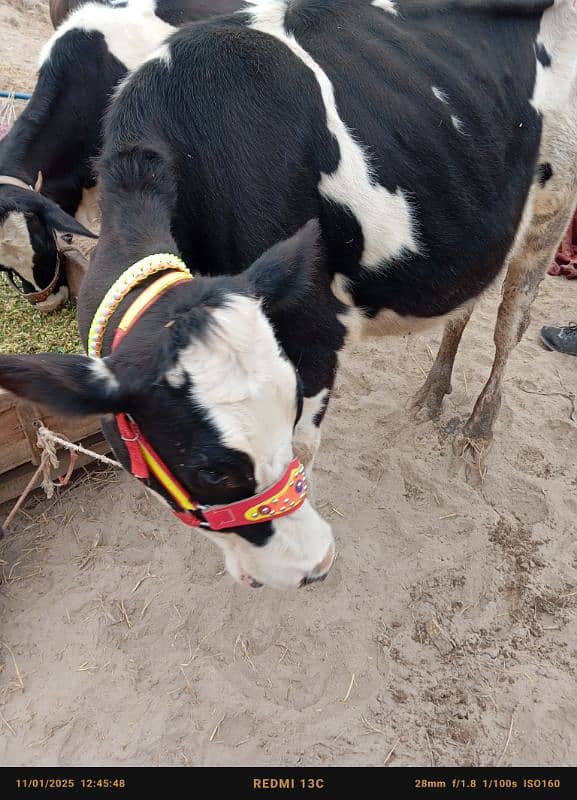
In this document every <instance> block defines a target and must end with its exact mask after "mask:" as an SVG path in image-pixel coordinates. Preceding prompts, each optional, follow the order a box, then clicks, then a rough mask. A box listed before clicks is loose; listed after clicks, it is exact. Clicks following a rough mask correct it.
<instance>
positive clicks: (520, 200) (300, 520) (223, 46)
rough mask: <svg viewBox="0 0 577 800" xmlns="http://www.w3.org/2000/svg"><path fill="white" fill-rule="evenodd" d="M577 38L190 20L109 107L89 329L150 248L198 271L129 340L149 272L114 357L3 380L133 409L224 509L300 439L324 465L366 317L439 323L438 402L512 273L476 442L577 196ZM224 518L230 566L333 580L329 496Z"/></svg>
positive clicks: (507, 0) (277, 13) (434, 405)
mask: <svg viewBox="0 0 577 800" xmlns="http://www.w3.org/2000/svg"><path fill="white" fill-rule="evenodd" d="M576 41H577V9H576V8H575V3H574V2H573V0H556V1H555V2H554V1H553V0H542V1H541V2H537V0H517V1H516V2H515V0H493V2H487V1H485V2H480V1H479V2H476V1H475V0H398V2H391V0H373V1H372V2H371V0H253V2H252V3H251V4H250V8H248V9H247V10H245V11H243V12H239V13H237V14H235V15H232V16H230V17H228V18H220V19H217V20H214V21H207V22H205V23H201V24H198V25H192V26H186V27H184V28H183V29H181V30H180V31H179V32H177V33H176V34H174V35H173V36H172V37H171V38H170V40H169V42H168V44H166V45H165V47H164V49H163V50H162V51H161V52H159V53H157V54H156V56H155V58H153V59H150V60H149V61H147V63H145V64H144V65H143V66H141V67H140V68H139V69H138V70H137V71H136V72H135V73H133V74H132V75H131V76H130V78H129V79H128V80H127V81H126V82H125V83H124V85H123V87H122V90H121V91H120V92H119V93H118V96H117V97H116V99H115V102H114V103H113V105H112V107H111V109H110V112H109V115H108V118H107V126H106V136H105V145H104V152H103V158H102V161H101V164H100V179H101V181H102V192H103V195H102V229H101V236H100V239H99V242H98V245H97V247H96V249H95V251H94V255H93V259H92V263H91V266H90V269H89V272H88V275H87V277H86V279H85V282H84V284H83V290H82V292H81V296H80V300H79V323H80V328H81V331H82V335H83V336H84V339H85V341H86V337H87V332H88V328H89V325H90V321H91V319H92V317H93V315H94V313H95V311H96V309H97V307H98V306H99V303H100V301H101V299H102V298H103V296H104V294H105V293H106V292H107V290H108V288H109V287H110V286H111V285H112V283H113V282H114V281H115V280H116V279H117V278H118V276H119V275H121V274H122V273H123V272H124V271H125V270H126V269H127V268H128V267H129V266H130V265H131V264H133V263H134V262H135V261H136V260H138V259H140V258H142V257H144V256H147V255H151V254H155V253H165V252H171V253H177V254H180V255H181V256H182V257H183V258H184V259H185V261H186V263H187V264H188V266H189V267H190V268H191V270H193V272H194V273H195V274H196V279H195V280H194V281H192V282H191V283H189V284H185V285H182V286H179V287H178V288H174V289H172V290H170V291H167V293H166V294H165V295H164V296H163V297H162V298H161V299H160V300H159V301H158V302H157V303H156V305H155V306H153V307H152V308H151V309H150V310H149V311H148V312H147V313H146V314H145V315H144V316H143V317H142V319H140V321H139V322H138V323H137V324H136V326H135V327H134V329H133V330H131V331H130V333H129V334H128V335H126V337H125V338H124V339H123V341H122V342H121V344H120V346H119V347H118V349H116V350H115V351H114V353H111V341H112V336H113V334H114V330H115V328H116V326H117V325H118V321H119V319H120V315H121V314H122V313H123V312H124V310H125V309H126V307H127V303H129V302H131V299H130V297H132V298H134V296H136V294H137V292H132V293H131V296H130V297H129V298H127V299H126V300H124V301H123V303H122V304H121V307H120V309H119V310H118V311H117V312H116V313H115V314H114V316H113V318H112V320H111V323H110V324H109V327H108V330H107V334H106V338H105V340H104V351H103V352H104V355H105V357H104V358H103V359H98V360H94V359H90V358H87V357H83V356H64V355H44V356H6V357H3V358H0V385H2V386H4V387H5V388H7V389H9V390H11V391H13V392H15V393H16V394H18V395H21V396H24V397H28V398H32V399H33V400H36V401H41V402H45V403H49V404H51V405H54V406H55V407H56V408H58V409H60V410H61V411H63V412H66V413H71V414H74V413H80V414H82V413H88V412H90V413H100V414H102V415H109V414H112V413H116V412H119V411H126V412H128V413H130V414H131V415H132V417H133V418H134V419H135V420H136V422H137V423H138V425H139V427H140V429H141V431H143V433H144V435H145V436H146V437H147V439H148V440H149V442H151V443H152V446H153V447H154V448H155V450H156V451H157V453H158V454H159V455H160V457H161V458H162V459H163V460H164V462H165V463H166V464H167V465H168V467H169V468H170V470H172V472H173V474H174V475H175V476H176V478H177V479H178V480H179V481H180V483H181V484H182V485H184V486H185V487H186V488H187V490H188V491H189V492H190V493H191V494H192V496H193V497H194V498H196V499H198V500H199V501H200V502H201V503H204V504H207V505H213V504H226V503H229V502H231V501H233V500H238V499H240V498H245V497H249V496H251V495H253V494H254V493H255V492H256V491H260V490H262V489H263V487H266V486H267V485H268V484H269V483H270V482H272V481H274V480H275V479H276V478H277V477H278V475H279V474H280V473H281V472H282V470H283V469H285V468H286V465H287V464H288V463H289V461H290V459H291V457H292V454H293V452H296V453H297V454H298V455H299V456H301V458H302V459H303V460H304V461H305V463H306V464H307V466H308V467H310V465H311V463H312V460H313V457H314V454H315V451H316V449H317V447H318V444H319V427H320V424H321V421H322V419H323V415H324V413H325V410H326V407H327V402H328V398H329V394H330V391H331V387H332V384H333V380H334V377H335V372H336V369H337V356H338V353H339V351H340V350H341V349H342V347H343V346H344V344H345V342H346V340H347V338H348V336H349V334H351V333H352V332H353V331H363V332H365V333H368V334H373V335H381V334H395V333H397V334H402V333H405V332H408V331H411V330H416V329H418V328H419V327H421V326H422V325H428V324H432V323H439V322H442V321H445V324H446V332H445V335H444V338H443V341H442V344H441V348H440V351H439V355H438V357H437V361H436V362H435V364H434V366H433V368H432V371H431V374H430V375H429V377H428V379H427V382H426V384H425V386H424V387H423V388H422V389H421V391H420V393H419V395H418V398H417V401H416V406H417V408H418V409H419V410H420V413H421V414H422V415H424V416H426V417H432V416H434V415H435V414H437V413H438V412H439V409H440V406H441V403H442V400H443V397H444V395H445V394H446V393H448V392H449V391H450V388H451V372H452V365H453V359H454V356H455V353H456V350H457V347H458V344H459V340H460V338H461V335H462V333H463V330H464V328H465V325H466V323H467V320H468V319H469V316H470V314H471V311H472V308H473V306H474V304H475V301H476V300H477V298H479V297H480V296H481V294H482V293H483V291H484V290H485V289H486V288H487V287H489V286H490V285H491V284H492V283H493V282H494V281H495V280H496V279H497V278H498V276H499V275H500V274H502V272H503V271H505V272H506V276H505V283H504V293H503V301H502V305H501V308H500V311H499V316H498V322H497V326H496V334H495V343H496V358H495V364H494V367H493V371H492V373H491V377H490V379H489V381H488V383H487V385H486V386H485V388H484V390H483V392H482V393H481V395H480V397H479V399H478V401H477V404H476V406H475V409H474V411H473V414H472V416H471V418H470V419H469V421H468V423H467V425H466V426H465V431H464V435H465V436H466V437H467V439H468V440H469V441H470V442H472V443H473V444H474V446H475V447H476V448H477V449H482V448H483V447H484V446H485V445H486V444H487V442H488V441H489V440H490V438H491V431H492V427H493V422H494V420H495V417H496V414H497V412H498V408H499V403H500V396H501V382H502V378H503V372H504V369H505V365H506V362H507V359H508V357H509V355H510V354H511V352H512V350H513V349H514V347H515V346H516V344H517V343H518V342H519V340H520V338H521V337H522V335H523V332H524V330H525V328H526V325H527V319H528V314H529V308H530V305H531V302H532V300H533V299H534V297H535V295H536V292H537V288H538V286H539V283H540V281H541V279H542V277H543V276H544V275H545V272H546V270H547V267H548V265H549V264H550V262H551V259H552V256H553V254H554V252H555V249H556V247H557V244H558V242H559V240H560V239H561V236H562V234H563V232H564V230H565V229H566V227H567V223H568V221H569V219H570V217H571V214H572V212H573V210H574V207H575V202H576V200H577V180H576V175H577V162H576V159H575V151H576V145H577V102H576V100H577V50H576V49H575V42H576ZM311 220H313V221H311ZM314 220H318V222H315V221H314ZM137 291H140V290H137ZM104 430H105V433H106V435H107V438H108V439H109V441H110V443H111V445H112V447H113V448H114V450H115V452H116V453H117V455H118V458H119V459H120V460H121V461H122V463H123V464H124V465H125V466H126V467H127V468H128V466H129V462H128V460H127V452H126V450H125V447H124V443H123V442H122V441H121V439H120V437H119V434H118V431H117V429H116V426H115V425H114V424H113V423H112V422H111V421H110V419H109V418H107V419H105V421H104ZM343 469H346V465H343ZM151 485H152V487H153V489H155V490H156V491H157V492H158V493H159V494H161V495H162V494H163V491H162V489H161V487H160V485H158V484H157V483H155V481H154V479H153V480H152V483H151ZM164 496H165V495H164ZM209 535H211V536H212V538H213V539H214V540H215V541H216V542H217V544H219V545H220V546H221V547H222V548H223V550H224V552H225V554H226V564H227V567H228V570H229V572H230V573H231V574H232V575H233V576H234V577H235V578H237V579H239V580H246V579H252V581H253V582H256V583H262V584H268V585H271V586H278V587H284V586H293V585H294V586H296V585H298V584H299V583H301V582H305V583H306V582H307V581H308V580H310V579H311V578H318V577H322V574H324V573H326V571H327V569H328V566H329V564H330V561H331V558H332V552H333V550H332V548H333V544H332V534H331V531H330V528H329V526H328V525H327V524H326V522H324V521H323V520H322V519H321V518H320V516H319V515H318V514H317V513H316V511H314V510H313V508H312V506H311V504H310V503H307V504H305V506H303V508H301V509H300V510H299V511H298V512H297V513H295V514H294V515H292V516H290V517H288V518H286V519H281V520H278V521H276V522H274V523H270V522H266V523H263V524H261V525H255V526H254V527H250V528H244V529H239V530H238V531H237V532H236V533H226V534H223V533H220V534H217V533H214V534H209Z"/></svg>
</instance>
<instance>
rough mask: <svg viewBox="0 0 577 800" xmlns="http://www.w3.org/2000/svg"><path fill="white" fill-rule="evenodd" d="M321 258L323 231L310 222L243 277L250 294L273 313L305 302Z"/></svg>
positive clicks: (269, 251) (270, 250) (254, 265)
mask: <svg viewBox="0 0 577 800" xmlns="http://www.w3.org/2000/svg"><path fill="white" fill-rule="evenodd" d="M320 254H321V229H320V225H319V222H318V220H316V219H311V220H310V221H309V222H307V224H306V225H305V226H304V227H302V228H301V229H300V230H298V231H297V232H296V233H295V234H294V236H291V238H290V239H285V240H284V241H282V242H279V243H278V244H275V245H273V247H271V248H270V249H269V250H267V251H266V253H264V254H263V255H262V256H261V257H260V258H259V259H258V260H257V261H255V262H254V264H252V266H250V267H249V268H248V270H246V271H245V272H244V273H243V278H246V279H247V280H248V283H249V287H250V290H251V291H253V292H254V294H255V295H256V296H257V297H261V298H262V299H263V301H264V304H265V306H267V307H268V308H270V309H271V310H273V311H274V310H282V309H283V308H288V307H289V306H292V305H295V304H296V303H298V302H300V301H302V300H303V299H304V297H305V295H306V293H307V291H308V290H309V289H310V287H311V285H312V282H313V281H312V278H313V274H314V270H315V269H316V266H317V262H318V261H319V258H320Z"/></svg>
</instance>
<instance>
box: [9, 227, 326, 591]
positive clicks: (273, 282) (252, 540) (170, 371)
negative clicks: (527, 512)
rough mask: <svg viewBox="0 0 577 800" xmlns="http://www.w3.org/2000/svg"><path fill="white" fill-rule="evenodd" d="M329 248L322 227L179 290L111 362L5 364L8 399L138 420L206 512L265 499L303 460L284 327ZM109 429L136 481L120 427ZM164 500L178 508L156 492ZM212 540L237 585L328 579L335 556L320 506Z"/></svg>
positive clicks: (39, 359) (17, 360)
mask: <svg viewBox="0 0 577 800" xmlns="http://www.w3.org/2000/svg"><path fill="white" fill-rule="evenodd" d="M317 241H318V225H317V223H316V222H311V223H309V224H308V225H307V226H305V228H303V229H302V230H301V231H300V232H299V233H298V234H296V235H295V236H294V237H293V238H292V239H289V240H287V241H285V242H282V243H280V244H278V245H276V246H275V247H273V248H271V249H270V250H269V251H267V253H265V255H263V256H262V257H261V258H260V259H258V261H256V262H255V263H254V264H253V265H252V266H251V267H250V268H249V269H248V270H246V271H245V272H244V273H242V274H241V275H238V276H221V277H214V278H196V279H195V280H193V281H191V282H190V283H186V284H182V285H181V286H179V287H175V288H174V289H173V290H171V291H170V292H168V293H167V294H166V295H165V296H163V297H162V298H161V299H160V300H159V301H158V302H157V303H156V304H155V305H154V306H153V307H152V308H150V309H149V310H148V311H147V312H146V313H145V314H144V316H143V317H142V318H141V319H140V320H139V321H138V322H137V323H136V325H135V326H134V328H133V329H131V330H130V332H129V333H128V334H127V335H126V337H125V338H124V339H123V340H122V342H121V344H120V345H119V347H118V348H117V349H116V350H115V351H114V352H113V353H112V354H111V355H109V356H107V357H106V358H104V359H101V360H94V359H90V358H87V357H84V356H72V355H70V356H65V355H56V354H52V355H43V356H5V357H0V386H3V387H4V388H6V389H8V390H9V391H12V392H14V393H15V394H17V395H19V396H21V397H25V398H29V399H31V400H34V401H36V402H40V403H44V404H48V405H51V406H53V407H55V408H56V409H57V410H58V411H60V412H63V413H68V414H94V413H97V414H101V415H113V414H115V413H119V412H128V413H129V414H130V415H131V416H132V417H133V418H134V420H135V421H136V423H137V424H138V426H139V428H140V430H141V431H142V433H143V435H144V437H145V438H146V439H147V440H148V442H149V443H150V445H151V446H152V447H153V448H154V450H155V451H156V453H157V454H158V455H159V457H160V458H161V459H162V461H163V462H164V464H166V466H167V467H168V468H169V469H170V471H171V472H172V474H173V475H174V477H175V478H176V479H177V480H178V481H179V482H180V484H181V485H182V486H184V487H185V489H186V490H187V491H188V493H189V494H190V495H191V497H192V498H193V499H194V500H196V501H197V502H200V503H201V504H203V505H208V506H214V505H223V504H229V503H232V502H236V501H239V500H242V499H245V498H249V497H252V496H253V495H255V494H257V493H259V492H262V491H264V490H265V489H267V488H268V487H269V486H271V485H272V484H274V483H275V482H276V481H277V480H278V479H279V478H280V477H281V476H282V475H283V473H284V471H285V470H286V468H287V466H288V465H289V464H290V462H291V460H292V459H293V432H294V428H295V425H296V423H297V421H298V418H299V414H300V410H301V408H302V392H301V386H300V380H299V377H298V373H297V371H296V369H295V366H294V365H293V364H292V363H291V362H290V361H289V359H288V358H287V357H286V355H285V354H284V352H283V350H282V348H281V346H280V345H279V343H278V341H277V339H276V337H275V332H274V328H273V324H272V323H271V318H272V319H274V318H275V315H276V314H283V313H287V312H288V313H290V312H291V310H292V313H295V312H294V309H298V307H299V304H300V303H302V302H303V301H305V300H306V295H307V287H308V285H309V278H310V275H311V271H312V270H313V269H315V268H316V267H315V265H316V260H317ZM293 307H294V308H293ZM295 318H297V319H298V311H297V313H295ZM103 429H104V432H105V434H106V436H107V439H108V440H109V442H110V444H111V445H112V447H113V449H114V450H115V452H116V455H117V457H118V458H119V460H120V461H121V463H122V464H123V465H124V467H125V468H127V469H129V459H128V456H127V451H126V449H125V447H124V445H123V442H122V440H121V439H120V436H119V434H118V430H117V427H116V424H115V422H114V418H113V417H111V416H108V418H107V419H105V421H104V423H103ZM151 488H152V489H153V491H154V492H155V493H156V494H157V495H158V496H160V498H161V499H162V500H164V501H165V502H169V500H170V498H169V497H168V496H167V495H166V494H165V492H164V490H163V489H162V486H161V485H160V484H158V483H155V481H154V479H153V480H152V483H151ZM207 535H208V536H209V537H210V538H211V539H212V540H213V541H214V542H215V543H216V544H217V545H218V546H219V547H221V548H222V550H223V551H224V554H225V560H226V566H227V569H228V571H229V573H230V574H231V575H232V576H233V577H234V578H235V579H236V580H238V581H241V582H246V583H249V584H251V585H253V586H257V585H262V584H265V585H268V586H272V587H278V588H288V587H293V586H300V585H303V584H306V583H311V582H313V581H315V580H320V579H322V578H324V576H325V575H326V574H327V572H328V570H329V568H330V566H331V564H332V561H333V557H334V543H333V536H332V532H331V528H330V526H329V525H328V524H327V523H326V522H325V521H324V520H322V519H321V517H320V516H319V515H318V513H317V512H316V511H315V510H314V509H313V507H312V505H311V503H310V502H309V500H307V501H305V503H304V505H302V506H301V507H300V508H299V509H298V511H296V512H295V513H294V514H291V515H290V516H287V517H284V518H282V519H276V520H275V521H274V522H265V523H261V524H255V525H251V526H248V527H242V528H238V530H236V531H235V532H221V533H213V532H207Z"/></svg>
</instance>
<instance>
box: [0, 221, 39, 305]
mask: <svg viewBox="0 0 577 800" xmlns="http://www.w3.org/2000/svg"><path fill="white" fill-rule="evenodd" d="M0 264H1V265H2V266H3V267H8V268H9V269H12V270H14V272H16V273H18V275H20V277H21V278H23V279H24V280H26V281H28V283H30V284H32V286H34V288H35V289H37V290H41V289H43V288H44V287H43V286H38V284H37V283H36V281H35V280H34V249H33V247H32V242H31V241H30V233H29V232H28V225H27V224H26V217H25V216H24V214H22V213H21V212H20V211H12V212H11V213H9V214H7V215H6V217H5V218H4V220H3V221H2V222H1V223H0Z"/></svg>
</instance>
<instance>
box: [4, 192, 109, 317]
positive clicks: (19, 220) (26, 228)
mask: <svg viewBox="0 0 577 800" xmlns="http://www.w3.org/2000/svg"><path fill="white" fill-rule="evenodd" d="M57 231H58V232H60V233H72V234H78V235H79V236H89V237H92V238H94V234H93V233H91V232H90V231H89V230H88V229H87V228H85V227H84V226H83V225H81V224H80V223H79V222H77V221H76V220H75V219H74V218H73V217H71V216H69V215H68V214H66V213H65V212H64V211H63V210H62V209H61V208H60V207H59V206H57V205H56V203H54V202H52V201H51V200H49V199H48V198H47V197H44V196H43V195H41V194H40V193H39V192H35V191H32V190H31V189H24V188H20V187H19V186H10V185H7V186H0V271H3V272H6V273H7V274H8V276H9V277H10V278H11V279H12V282H13V283H14V284H15V285H16V287H17V288H18V289H19V290H20V291H21V293H22V294H23V295H24V296H25V297H26V298H27V299H28V300H30V302H31V303H32V304H33V305H35V307H36V308H38V310H39V311H53V310H54V309H56V308H58V307H59V306H60V305H62V303H64V302H65V301H66V299H67V298H68V287H67V286H66V279H65V275H64V271H63V270H60V261H59V254H58V248H57V245H56V236H55V234H56V232H57ZM18 284H19V285H18Z"/></svg>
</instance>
